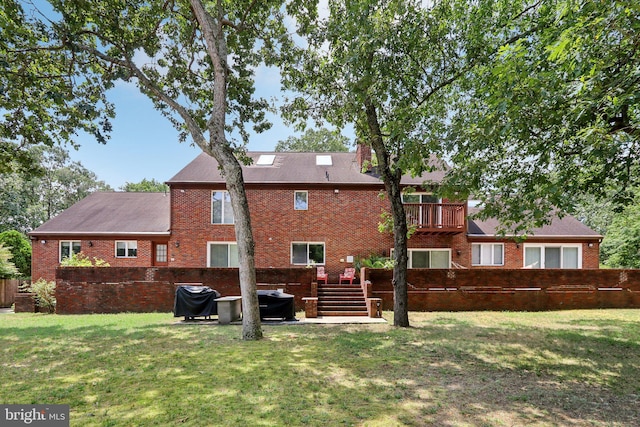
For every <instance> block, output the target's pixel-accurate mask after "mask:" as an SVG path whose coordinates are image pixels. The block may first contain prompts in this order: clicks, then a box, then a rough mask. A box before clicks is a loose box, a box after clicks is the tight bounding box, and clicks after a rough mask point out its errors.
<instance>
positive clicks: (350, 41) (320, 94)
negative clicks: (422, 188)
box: [284, 0, 535, 326]
mask: <svg viewBox="0 0 640 427" xmlns="http://www.w3.org/2000/svg"><path fill="white" fill-rule="evenodd" d="M532 14H535V8H534V9H532V10H528V9H527V8H526V7H525V6H522V5H520V4H519V2H506V1H504V2H501V1H483V2H473V1H455V0H451V1H437V2H434V3H433V4H432V5H430V6H426V5H424V3H423V2H421V1H417V0H416V1H414V0H385V1H367V0H359V1H349V2H343V1H337V0H336V1H329V16H328V17H326V18H320V19H318V20H311V21H301V22H300V28H301V29H300V31H301V32H302V33H304V34H306V36H307V40H308V46H305V48H304V49H303V51H302V52H301V53H300V58H299V66H298V67H296V66H289V67H284V72H285V83H286V85H287V87H288V88H290V89H293V90H297V91H300V92H302V93H303V94H305V95H306V96H307V97H299V98H297V99H295V100H294V102H292V103H291V105H289V106H288V107H287V110H286V111H287V112H289V113H290V114H292V115H295V113H296V112H300V111H302V114H300V117H301V118H302V119H303V120H305V119H306V118H307V116H308V115H309V114H311V115H312V117H314V118H316V119H318V120H328V121H329V122H330V123H332V124H334V125H336V126H338V127H342V126H344V125H345V124H348V123H354V124H355V127H356V133H357V137H358V139H359V140H360V141H362V142H364V143H367V144H370V145H371V147H372V148H373V149H374V150H375V153H376V156H377V163H378V166H377V170H378V173H379V174H380V176H381V178H382V180H383V181H384V185H385V190H386V194H387V197H388V199H389V202H390V204H391V214H392V218H393V235H394V259H395V268H394V272H393V286H394V324H395V325H396V326H409V319H408V310H407V299H408V293H407V260H408V252H407V231H408V229H407V222H406V215H405V211H404V207H403V204H402V187H401V185H400V181H401V178H402V176H403V175H404V174H414V175H418V176H419V175H421V174H422V173H423V172H425V171H428V170H430V169H432V168H435V167H438V165H434V163H433V162H430V161H429V160H430V159H431V158H432V156H433V155H441V154H442V153H443V152H444V146H443V144H442V141H441V139H440V138H439V136H440V135H441V133H442V130H443V128H445V127H446V126H447V124H448V120H449V116H448V104H449V99H450V96H451V89H452V87H453V83H455V82H457V81H458V80H460V79H463V78H465V77H466V76H467V74H468V73H469V71H470V70H471V69H472V68H473V67H475V66H476V65H477V64H483V63H485V62H486V61H487V60H489V59H490V57H491V55H492V54H493V52H495V51H497V46H500V45H502V44H504V43H505V42H507V41H508V40H510V39H511V38H517V37H520V35H519V34H517V33H508V32H506V31H502V30H503V28H504V27H505V26H506V24H507V23H510V22H512V21H517V20H522V19H531V18H530V15H532Z"/></svg>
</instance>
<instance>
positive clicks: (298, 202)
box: [293, 191, 309, 211]
mask: <svg viewBox="0 0 640 427" xmlns="http://www.w3.org/2000/svg"><path fill="white" fill-rule="evenodd" d="M293 209H295V210H297V211H306V210H307V209H309V192H308V191H294V192H293Z"/></svg>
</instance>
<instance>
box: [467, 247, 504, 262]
mask: <svg viewBox="0 0 640 427" xmlns="http://www.w3.org/2000/svg"><path fill="white" fill-rule="evenodd" d="M471 265H504V244H502V243H472V244H471Z"/></svg>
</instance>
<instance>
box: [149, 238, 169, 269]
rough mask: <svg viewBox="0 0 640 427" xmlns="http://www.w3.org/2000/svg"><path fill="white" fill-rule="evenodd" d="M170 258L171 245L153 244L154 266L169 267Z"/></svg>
mask: <svg viewBox="0 0 640 427" xmlns="http://www.w3.org/2000/svg"><path fill="white" fill-rule="evenodd" d="M168 256H169V245H168V244H166V243H154V244H153V265H154V266H163V265H167V264H168V262H167V258H168Z"/></svg>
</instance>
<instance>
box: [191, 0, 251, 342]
mask: <svg viewBox="0 0 640 427" xmlns="http://www.w3.org/2000/svg"><path fill="white" fill-rule="evenodd" d="M191 7H192V10H193V13H194V15H195V16H196V19H197V20H198V23H199V24H200V28H201V29H202V33H203V35H204V38H205V40H206V45H207V53H208V55H209V57H210V58H211V61H212V63H213V68H214V75H215V77H214V92H213V111H212V114H211V117H210V119H209V122H208V129H209V138H210V143H209V144H208V147H201V148H203V150H204V151H205V152H207V153H209V154H211V155H213V157H215V159H216V160H217V161H218V163H219V164H220V166H221V167H222V169H223V172H224V177H225V182H226V185H227V190H228V191H229V195H230V197H231V206H232V207H233V215H234V222H235V233H236V243H237V245H238V261H239V264H240V265H239V271H240V294H241V295H242V338H243V339H245V340H258V339H261V338H262V336H263V334H262V325H261V323H260V305H259V303H258V288H257V285H256V269H255V242H254V240H253V233H252V230H251V216H250V212H249V202H248V201H247V194H246V192H245V189H244V179H243V177H242V167H241V166H240V163H239V162H238V159H237V158H236V157H235V155H234V153H233V150H232V148H231V147H230V145H229V143H228V141H227V139H226V136H225V121H226V113H227V73H228V69H227V54H228V52H227V42H226V38H225V35H224V31H223V24H222V21H223V18H224V11H223V10H222V6H221V3H219V4H218V6H217V16H216V17H215V18H214V17H213V16H211V15H210V14H209V13H208V12H207V11H206V10H205V7H204V5H203V3H202V1H200V0H191ZM196 142H197V141H196Z"/></svg>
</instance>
